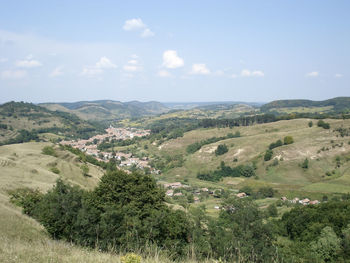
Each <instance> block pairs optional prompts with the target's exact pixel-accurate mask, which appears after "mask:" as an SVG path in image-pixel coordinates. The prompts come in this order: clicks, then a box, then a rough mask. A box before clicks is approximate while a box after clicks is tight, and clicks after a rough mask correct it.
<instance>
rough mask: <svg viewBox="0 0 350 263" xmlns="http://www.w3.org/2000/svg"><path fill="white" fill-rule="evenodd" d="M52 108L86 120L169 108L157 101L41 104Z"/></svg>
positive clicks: (147, 114) (123, 117) (130, 115)
mask: <svg viewBox="0 0 350 263" xmlns="http://www.w3.org/2000/svg"><path fill="white" fill-rule="evenodd" d="M39 105H40V106H42V107H45V108H47V109H50V110H60V111H66V112H70V113H74V114H76V115H77V116H79V117H80V118H82V119H84V120H94V121H108V120H115V119H117V120H118V119H125V118H135V117H142V116H151V115H157V114H161V113H164V112H167V111H168V110H169V109H168V108H167V107H165V106H164V105H163V104H161V103H159V102H156V101H149V102H139V101H130V102H120V101H112V100H97V101H79V102H71V103H42V104H39Z"/></svg>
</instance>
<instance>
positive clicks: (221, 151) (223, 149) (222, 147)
mask: <svg viewBox="0 0 350 263" xmlns="http://www.w3.org/2000/svg"><path fill="white" fill-rule="evenodd" d="M227 152H228V148H227V146H226V144H220V145H219V146H218V148H217V149H216V150H215V155H216V156H218V155H223V154H225V153H227Z"/></svg>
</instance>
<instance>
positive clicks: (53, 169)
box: [50, 167, 61, 174]
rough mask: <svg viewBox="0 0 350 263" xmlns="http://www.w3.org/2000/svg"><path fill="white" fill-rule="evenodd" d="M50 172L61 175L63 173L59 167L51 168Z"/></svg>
mask: <svg viewBox="0 0 350 263" xmlns="http://www.w3.org/2000/svg"><path fill="white" fill-rule="evenodd" d="M50 171H51V172H53V173H55V174H60V173H61V171H60V170H59V169H58V168H57V167H51V168H50Z"/></svg>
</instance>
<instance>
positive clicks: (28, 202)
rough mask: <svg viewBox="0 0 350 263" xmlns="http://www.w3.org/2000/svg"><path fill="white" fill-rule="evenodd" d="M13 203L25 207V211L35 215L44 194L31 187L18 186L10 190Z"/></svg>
mask: <svg viewBox="0 0 350 263" xmlns="http://www.w3.org/2000/svg"><path fill="white" fill-rule="evenodd" d="M8 194H9V195H10V200H11V202H12V203H14V204H16V205H18V206H20V207H22V208H23V213H25V214H27V215H29V216H33V211H34V209H35V208H36V205H37V204H38V203H39V202H40V201H41V200H42V198H43V194H42V193H41V192H40V191H39V190H37V189H36V190H33V189H31V188H18V189H15V190H10V191H8Z"/></svg>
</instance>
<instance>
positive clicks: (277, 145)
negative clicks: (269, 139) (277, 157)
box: [269, 140, 283, 150]
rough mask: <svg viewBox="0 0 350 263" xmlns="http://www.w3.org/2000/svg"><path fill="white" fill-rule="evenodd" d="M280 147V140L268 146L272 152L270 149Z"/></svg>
mask: <svg viewBox="0 0 350 263" xmlns="http://www.w3.org/2000/svg"><path fill="white" fill-rule="evenodd" d="M282 145H283V143H282V141H281V140H277V141H276V142H273V143H271V144H270V146H269V149H270V150H272V149H274V148H277V147H280V146H282Z"/></svg>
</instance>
